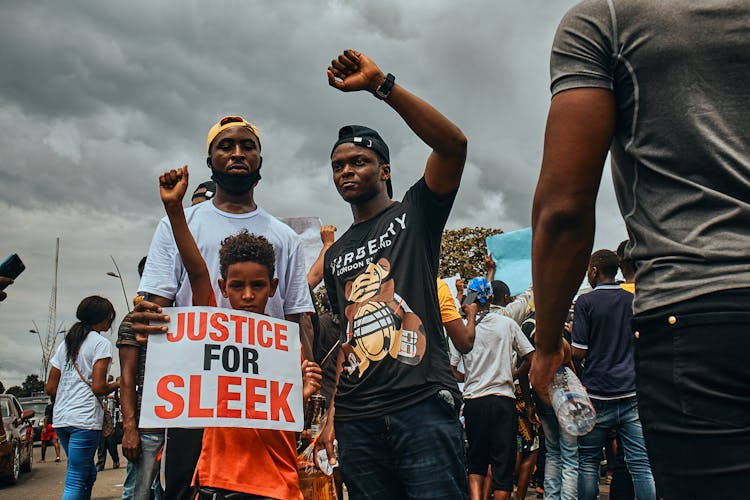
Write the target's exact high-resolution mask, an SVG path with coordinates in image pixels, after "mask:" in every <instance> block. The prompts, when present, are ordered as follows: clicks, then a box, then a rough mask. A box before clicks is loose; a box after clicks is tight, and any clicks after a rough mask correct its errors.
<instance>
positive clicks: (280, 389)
mask: <svg viewBox="0 0 750 500" xmlns="http://www.w3.org/2000/svg"><path fill="white" fill-rule="evenodd" d="M164 314H167V315H169V318H170V320H171V321H170V323H169V325H168V326H169V331H168V333H167V334H165V335H158V334H154V335H151V336H150V337H149V340H148V353H147V356H146V372H145V377H144V383H143V401H142V404H141V418H140V423H139V426H140V427H143V428H161V427H250V428H257V429H277V430H285V431H301V430H302V427H303V425H304V415H303V405H302V370H301V369H300V360H301V353H300V340H299V333H298V332H299V328H298V325H297V324H296V323H292V322H289V321H284V320H280V319H277V318H272V317H270V316H264V315H260V314H253V313H248V312H245V311H240V310H236V309H221V308H218V307H165V308H164Z"/></svg>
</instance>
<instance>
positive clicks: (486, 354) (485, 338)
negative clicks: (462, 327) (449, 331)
mask: <svg viewBox="0 0 750 500" xmlns="http://www.w3.org/2000/svg"><path fill="white" fill-rule="evenodd" d="M449 345H450V350H451V366H453V367H457V366H458V364H459V362H460V361H461V360H462V359H463V362H464V375H465V380H464V398H465V399H475V398H481V397H484V396H505V397H507V398H515V397H516V396H515V394H514V392H513V367H514V366H515V365H514V362H513V353H516V354H517V355H518V356H521V357H524V356H526V355H527V354H529V353H530V352H532V351H533V350H534V346H532V345H531V342H529V339H527V338H526V335H524V334H523V332H522V331H521V327H519V326H518V324H516V322H515V321H513V320H512V319H510V318H509V317H507V316H503V315H502V314H500V313H497V312H488V313H487V314H486V315H485V316H484V318H482V320H481V321H480V322H479V324H478V325H477V326H476V336H475V338H474V348H473V349H472V350H471V351H469V352H468V353H467V354H463V355H462V354H461V353H460V352H458V350H457V349H456V348H455V347H454V346H453V343H450V344H449Z"/></svg>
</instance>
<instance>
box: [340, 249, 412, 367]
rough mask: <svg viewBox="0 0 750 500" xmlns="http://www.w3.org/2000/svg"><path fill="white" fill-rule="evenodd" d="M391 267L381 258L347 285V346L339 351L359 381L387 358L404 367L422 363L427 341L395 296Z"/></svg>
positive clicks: (409, 313) (408, 310)
mask: <svg viewBox="0 0 750 500" xmlns="http://www.w3.org/2000/svg"><path fill="white" fill-rule="evenodd" d="M390 270H391V264H390V262H388V260H387V259H384V258H381V259H379V260H378V262H377V263H373V262H371V263H369V264H368V265H367V267H366V268H365V270H364V271H363V272H362V273H360V274H359V275H357V277H356V278H354V279H353V280H351V281H347V283H346V299H347V301H349V302H350V304H349V305H348V306H346V310H345V315H346V320H347V324H346V337H347V341H346V343H345V344H344V345H343V346H342V347H341V349H342V350H343V352H344V359H345V360H346V364H345V367H344V369H345V370H346V373H347V374H348V375H349V376H352V375H353V374H354V372H355V370H356V371H357V375H358V376H359V377H361V376H362V374H363V373H364V372H365V371H366V370H367V368H368V367H369V366H370V363H371V362H372V361H380V360H381V359H383V358H385V357H386V356H390V357H391V358H393V359H395V360H397V361H399V362H401V363H404V364H407V365H417V364H419V363H420V361H422V357H423V355H424V352H425V349H426V347H427V340H426V337H425V331H424V326H423V325H422V320H421V319H420V318H419V316H417V315H416V314H414V313H413V312H412V311H411V309H410V308H409V306H408V304H407V303H406V301H405V300H404V299H403V298H401V297H400V296H399V295H398V294H396V292H395V283H394V279H393V278H392V277H390Z"/></svg>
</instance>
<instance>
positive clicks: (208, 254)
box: [129, 116, 313, 499]
mask: <svg viewBox="0 0 750 500" xmlns="http://www.w3.org/2000/svg"><path fill="white" fill-rule="evenodd" d="M206 149H207V151H208V158H207V159H206V163H207V164H208V167H209V168H210V169H211V172H212V179H213V180H214V181H215V182H216V194H215V196H214V197H213V199H212V200H209V201H207V202H204V203H200V204H198V205H195V206H192V207H190V208H186V209H185V217H186V218H187V221H188V225H189V227H190V232H191V233H192V234H193V237H194V238H195V242H196V243H197V244H198V248H199V249H200V251H201V255H202V256H203V259H204V260H205V261H206V265H207V267H208V271H209V273H210V274H211V280H212V282H213V284H214V295H215V297H216V299H217V303H218V306H219V307H229V303H228V302H227V300H226V299H224V298H223V296H222V294H221V291H220V290H219V288H218V278H219V248H220V246H221V242H222V240H224V239H225V238H226V237H228V236H231V235H234V234H237V233H238V232H239V231H240V230H242V229H247V230H248V231H249V232H251V233H255V234H259V235H262V236H264V237H265V238H266V239H268V240H269V241H270V242H271V244H272V245H273V247H274V251H275V253H276V277H277V278H278V279H279V286H278V289H277V291H276V293H275V294H274V296H273V297H271V299H269V301H268V305H267V306H266V313H267V314H268V315H270V316H275V317H277V318H285V319H287V320H289V321H295V322H300V321H301V320H302V319H303V318H305V315H306V313H309V312H313V305H312V299H311V297H310V293H309V290H308V287H307V280H306V272H305V267H304V257H303V255H302V251H301V249H300V243H299V239H298V237H297V235H296V233H295V232H294V231H293V230H292V229H291V228H289V227H288V226H287V225H285V224H284V223H282V222H280V221H279V220H278V219H276V218H275V217H273V216H272V215H270V214H269V213H268V212H266V211H265V210H263V209H262V208H260V207H258V206H257V205H256V203H255V200H254V196H253V194H254V188H255V186H256V185H257V183H258V181H259V180H260V173H259V172H260V167H261V164H262V163H263V158H262V157H261V155H260V150H261V146H260V134H259V132H258V129H257V127H255V125H253V124H251V123H249V122H247V121H246V120H245V119H244V118H242V117H239V116H228V117H224V118H222V119H221V120H220V121H219V122H218V123H216V124H215V125H214V126H213V127H211V129H210V130H209V132H208V137H207V140H206ZM139 293H142V294H146V300H144V301H142V302H140V303H139V304H138V305H137V306H136V310H135V312H134V313H133V314H131V316H130V319H131V321H132V324H133V326H132V328H133V330H134V331H135V332H139V333H155V332H159V331H160V329H159V327H149V326H148V325H147V323H148V321H149V320H156V319H158V318H160V317H161V315H160V314H156V313H158V312H160V309H159V306H162V307H165V306H171V305H174V306H190V305H192V293H191V289H190V282H189V280H188V279H187V272H186V271H185V267H184V266H183V264H182V260H181V259H180V255H179V252H178V250H177V246H176V244H175V241H174V237H173V234H172V229H171V227H170V225H169V221H168V219H167V218H166V217H164V218H163V219H162V220H161V221H160V222H159V225H158V226H157V228H156V232H155V233H154V237H153V239H152V241H151V246H150V248H149V252H148V258H147V260H146V268H145V269H144V272H143V277H142V278H141V284H140V287H139ZM305 319H306V318H305ZM307 322H308V323H309V320H307ZM301 326H302V325H301ZM303 330H307V329H306V328H301V329H300V331H301V332H302V331H303ZM307 340H308V339H307V338H306V337H304V336H303V349H304V350H305V356H306V357H308V358H310V359H311V350H310V349H309V346H310V345H311V342H307ZM201 439H202V429H170V430H169V431H168V432H167V443H166V453H165V454H166V462H165V476H166V489H165V494H166V497H167V498H169V499H183V498H184V499H187V498H192V494H191V488H190V484H191V480H192V475H193V471H194V469H195V464H196V463H197V460H198V456H199V455H200V450H201ZM172 457H176V458H175V459H172ZM129 458H130V457H129Z"/></svg>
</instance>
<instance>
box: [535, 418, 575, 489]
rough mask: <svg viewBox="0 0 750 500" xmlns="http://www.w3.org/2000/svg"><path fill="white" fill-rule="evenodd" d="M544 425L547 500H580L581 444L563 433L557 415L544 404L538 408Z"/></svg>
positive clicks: (573, 437)
mask: <svg viewBox="0 0 750 500" xmlns="http://www.w3.org/2000/svg"><path fill="white" fill-rule="evenodd" d="M537 415H539V419H540V420H541V421H542V429H543V430H544V442H545V444H546V446H547V457H546V459H545V460H546V461H545V465H544V498H545V499H552V500H577V499H578V442H577V439H576V437H575V436H569V435H567V434H565V433H562V432H560V424H559V423H558V422H557V417H556V416H555V412H554V411H553V410H552V408H551V407H549V406H544V404H543V403H539V404H537Z"/></svg>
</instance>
